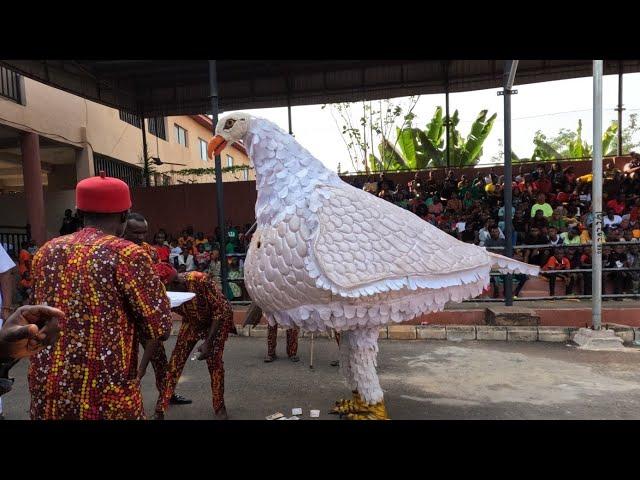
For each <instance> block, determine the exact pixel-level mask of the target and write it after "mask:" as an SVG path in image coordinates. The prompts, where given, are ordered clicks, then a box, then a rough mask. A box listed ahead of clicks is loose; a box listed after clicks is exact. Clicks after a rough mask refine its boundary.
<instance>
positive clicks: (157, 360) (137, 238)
mask: <svg viewBox="0 0 640 480" xmlns="http://www.w3.org/2000/svg"><path fill="white" fill-rule="evenodd" d="M148 232H149V225H148V223H147V219H146V218H144V216H143V215H140V214H139V213H135V212H130V213H129V215H128V216H127V225H126V227H125V231H124V239H125V240H129V241H130V242H133V243H135V244H136V245H138V246H140V247H142V249H143V250H144V251H145V252H146V253H147V255H149V258H151V262H152V263H153V266H154V269H155V270H156V273H158V275H159V276H160V279H161V280H162V279H163V275H164V276H165V278H167V276H168V275H169V276H170V275H171V272H169V271H168V270H167V269H166V268H164V267H162V265H166V266H167V267H169V268H170V269H171V270H173V271H174V272H175V270H174V269H173V268H172V267H171V266H169V265H168V264H166V263H165V264H162V263H160V258H159V257H158V251H157V250H156V249H155V248H154V247H153V246H151V245H149V244H148V243H147V242H146V241H145V240H146V239H147V233H148ZM176 274H177V272H176ZM162 283H164V284H165V285H167V283H168V282H167V281H163V282H162ZM138 339H139V340H140V343H142V345H145V344H146V343H147V341H148V340H149V339H148V338H147V337H146V335H145V334H144V332H143V331H140V332H138ZM151 366H152V367H153V373H154V374H155V377H156V388H157V389H158V395H162V391H163V390H164V382H165V381H166V378H167V369H168V368H169V362H168V361H167V354H166V352H165V350H164V345H162V344H160V345H158V347H157V348H156V349H155V353H154V354H153V356H152V357H151ZM169 402H170V403H171V404H173V405H185V404H189V403H191V400H189V399H188V398H185V397H183V396H182V395H176V394H174V395H173V396H172V397H171V400H170V401H169Z"/></svg>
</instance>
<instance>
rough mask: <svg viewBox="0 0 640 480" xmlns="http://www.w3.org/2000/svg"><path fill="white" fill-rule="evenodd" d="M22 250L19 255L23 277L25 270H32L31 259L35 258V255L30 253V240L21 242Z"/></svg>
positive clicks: (19, 264)
mask: <svg viewBox="0 0 640 480" xmlns="http://www.w3.org/2000/svg"><path fill="white" fill-rule="evenodd" d="M20 247H21V250H20V254H19V255H18V273H19V274H20V277H21V278H22V274H23V273H24V272H31V260H32V259H33V255H31V254H30V253H29V250H28V248H29V242H22V243H21V244H20Z"/></svg>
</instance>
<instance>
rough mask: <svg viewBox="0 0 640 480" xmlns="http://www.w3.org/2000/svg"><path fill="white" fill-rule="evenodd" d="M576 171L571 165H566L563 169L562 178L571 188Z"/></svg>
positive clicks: (575, 177) (574, 181) (574, 182)
mask: <svg viewBox="0 0 640 480" xmlns="http://www.w3.org/2000/svg"><path fill="white" fill-rule="evenodd" d="M576 179H577V176H576V172H575V170H574V168H573V167H567V168H565V169H564V180H565V184H566V185H569V187H570V188H573V187H574V186H575V184H576Z"/></svg>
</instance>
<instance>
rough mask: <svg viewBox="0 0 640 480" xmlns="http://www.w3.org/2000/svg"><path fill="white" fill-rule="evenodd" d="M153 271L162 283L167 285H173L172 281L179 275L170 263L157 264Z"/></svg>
mask: <svg viewBox="0 0 640 480" xmlns="http://www.w3.org/2000/svg"><path fill="white" fill-rule="evenodd" d="M153 269H154V270H155V271H156V274H157V275H158V276H159V277H160V281H161V282H162V283H164V284H165V285H168V284H169V283H171V281H172V280H173V279H174V278H175V276H176V275H178V272H177V271H176V269H175V268H173V267H172V266H171V265H169V264H168V263H156V264H154V265H153Z"/></svg>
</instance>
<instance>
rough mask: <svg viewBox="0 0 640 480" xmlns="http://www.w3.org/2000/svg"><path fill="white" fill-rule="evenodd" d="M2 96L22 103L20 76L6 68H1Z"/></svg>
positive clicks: (0, 93) (0, 91) (0, 88)
mask: <svg viewBox="0 0 640 480" xmlns="http://www.w3.org/2000/svg"><path fill="white" fill-rule="evenodd" d="M0 96H2V97H5V98H8V99H9V100H13V101H14V102H17V103H21V101H22V92H21V91H20V75H19V74H18V73H16V72H14V71H12V70H9V69H8V68H5V67H0Z"/></svg>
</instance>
